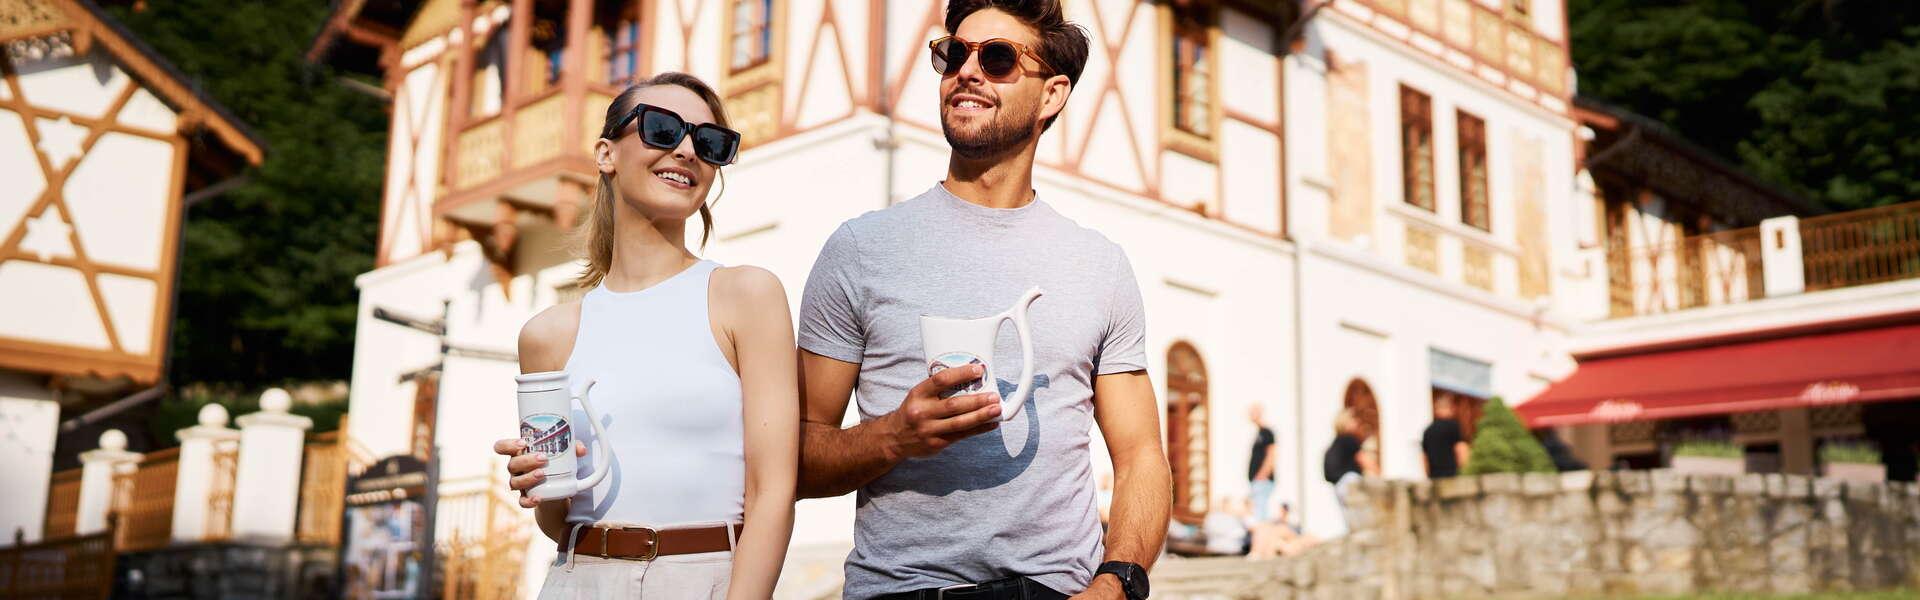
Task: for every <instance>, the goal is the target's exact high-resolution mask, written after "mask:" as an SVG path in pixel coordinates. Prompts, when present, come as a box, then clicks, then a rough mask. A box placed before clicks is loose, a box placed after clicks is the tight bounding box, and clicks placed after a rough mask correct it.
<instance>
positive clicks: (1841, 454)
mask: <svg viewBox="0 0 1920 600" xmlns="http://www.w3.org/2000/svg"><path fill="white" fill-rule="evenodd" d="M1820 462H1823V463H1828V464H1832V463H1853V464H1861V465H1877V464H1880V451H1879V450H1878V449H1875V448H1874V447H1873V446H1871V445H1868V444H1858V443H1853V444H1850V443H1840V442H1836V443H1828V444H1822V445H1821V446H1820Z"/></svg>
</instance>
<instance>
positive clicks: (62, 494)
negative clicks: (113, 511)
mask: <svg viewBox="0 0 1920 600" xmlns="http://www.w3.org/2000/svg"><path fill="white" fill-rule="evenodd" d="M48 483H49V485H48V486H47V524H46V527H45V529H44V530H43V531H42V535H41V537H42V538H44V539H49V540H58V539H65V538H70V537H73V532H74V529H75V527H74V526H75V521H76V520H77V519H78V518H79V514H80V469H78V468H74V469H67V470H65V471H54V473H53V476H52V477H51V478H50V481H49V482H48Z"/></svg>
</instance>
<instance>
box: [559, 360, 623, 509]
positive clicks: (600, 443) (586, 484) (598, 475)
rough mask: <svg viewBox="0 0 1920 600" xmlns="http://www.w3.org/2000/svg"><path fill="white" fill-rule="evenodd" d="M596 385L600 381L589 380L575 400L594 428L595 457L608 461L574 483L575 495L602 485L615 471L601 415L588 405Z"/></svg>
mask: <svg viewBox="0 0 1920 600" xmlns="http://www.w3.org/2000/svg"><path fill="white" fill-rule="evenodd" d="M595 383H599V381H598V380H592V379H589V380H587V386H586V387H583V388H580V393H579V394H575V395H574V399H576V400H579V401H580V408H582V409H584V410H585V411H586V413H587V425H588V426H589V427H592V428H593V456H595V457H603V456H604V457H607V459H603V462H602V464H600V465H599V466H598V468H595V469H594V470H593V474H592V475H588V476H587V478H586V479H575V480H574V482H573V493H574V494H578V493H580V492H581V491H582V490H589V489H593V486H596V485H600V480H602V479H606V478H607V473H608V472H611V471H612V470H613V468H612V467H613V465H612V461H611V460H610V459H611V458H612V455H609V454H607V453H606V449H607V447H606V444H607V441H606V440H607V432H606V430H604V429H601V428H600V415H597V414H594V412H593V405H591V404H588V403H587V395H588V393H590V392H592V391H593V384H595ZM566 451H567V452H572V451H573V449H572V448H568V449H566ZM574 469H575V470H576V471H577V470H578V469H579V467H574ZM569 495H572V494H569Z"/></svg>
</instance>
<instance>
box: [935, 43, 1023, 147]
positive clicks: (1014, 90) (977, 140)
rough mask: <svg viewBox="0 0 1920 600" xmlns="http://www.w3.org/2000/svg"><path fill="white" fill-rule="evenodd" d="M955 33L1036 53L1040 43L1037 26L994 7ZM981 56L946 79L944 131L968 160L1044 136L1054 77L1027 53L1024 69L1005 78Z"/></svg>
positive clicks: (943, 83) (942, 89)
mask: <svg viewBox="0 0 1920 600" xmlns="http://www.w3.org/2000/svg"><path fill="white" fill-rule="evenodd" d="M953 35H954V36H955V37H958V38H960V39H963V40H966V41H969V42H985V41H987V40H991V39H994V38H1000V39H1005V40H1009V41H1012V42H1015V43H1019V44H1022V45H1024V46H1026V47H1028V48H1032V49H1036V51H1037V49H1038V48H1039V42H1040V40H1039V38H1038V37H1037V36H1036V35H1034V32H1033V30H1032V29H1031V28H1029V27H1027V26H1026V25H1025V24H1022V23H1021V22H1020V21H1018V20H1016V19H1014V18H1013V16H1011V15H1008V14H1007V13H1004V12H1001V11H1000V10H998V9H993V8H989V9H985V10H981V11H979V12H975V13H973V14H972V15H968V16H967V18H966V20H964V21H961V22H960V28H959V29H958V30H956V31H954V32H953ZM978 54H979V53H977V52H974V53H969V54H968V56H967V60H966V63H965V64H963V65H961V67H960V70H959V71H958V72H956V73H954V74H953V75H950V76H947V77H944V78H942V79H941V80H940V130H941V132H942V133H945V134H946V137H947V144H948V145H950V146H952V147H953V151H954V153H955V154H958V155H960V156H961V157H964V158H987V157H992V156H996V155H999V154H1002V153H1005V152H1009V151H1011V150H1014V149H1016V148H1019V147H1021V146H1024V145H1025V144H1026V143H1027V142H1028V141H1029V140H1031V139H1032V138H1033V136H1035V135H1039V128H1038V125H1039V123H1040V109H1041V104H1042V100H1043V98H1044V95H1045V91H1046V78H1047V76H1048V75H1050V74H1049V73H1046V72H1045V71H1044V70H1043V68H1042V67H1041V66H1040V64H1039V62H1038V61H1035V60H1034V59H1033V58H1032V57H1031V56H1026V55H1024V54H1023V55H1022V56H1021V58H1020V66H1019V68H1016V69H1014V70H1013V71H1012V72H1010V73H1008V74H1007V75H1006V76H1004V77H999V78H995V77H991V76H988V75H987V74H986V72H985V71H982V70H981V69H980V57H979V56H978Z"/></svg>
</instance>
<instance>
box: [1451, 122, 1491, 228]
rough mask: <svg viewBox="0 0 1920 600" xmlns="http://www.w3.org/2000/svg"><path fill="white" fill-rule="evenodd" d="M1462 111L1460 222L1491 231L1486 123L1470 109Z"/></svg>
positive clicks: (1460, 126)
mask: <svg viewBox="0 0 1920 600" xmlns="http://www.w3.org/2000/svg"><path fill="white" fill-rule="evenodd" d="M1458 114H1459V119H1458V121H1459V130H1460V131H1459V133H1460V222H1461V223H1466V224H1467V226H1469V227H1473V228H1474V229H1479V230H1481V231H1492V230H1493V221H1492V219H1491V218H1490V217H1489V215H1488V208H1487V124H1486V122H1485V121H1481V120H1480V119H1479V118H1478V117H1475V116H1473V115H1470V114H1467V113H1458Z"/></svg>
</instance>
